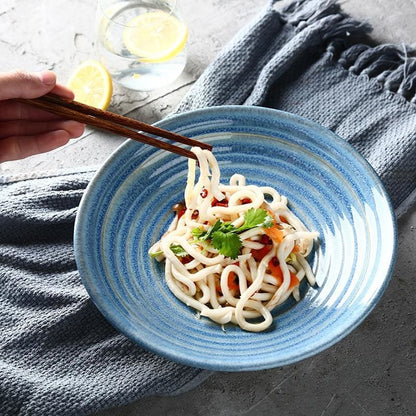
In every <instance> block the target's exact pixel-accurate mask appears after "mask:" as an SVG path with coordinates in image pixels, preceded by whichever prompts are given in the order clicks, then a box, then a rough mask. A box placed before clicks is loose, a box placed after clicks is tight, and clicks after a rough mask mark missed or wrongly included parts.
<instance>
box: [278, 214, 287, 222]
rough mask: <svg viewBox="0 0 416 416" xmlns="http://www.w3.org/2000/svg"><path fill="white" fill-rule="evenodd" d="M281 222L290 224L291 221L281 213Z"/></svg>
mask: <svg viewBox="0 0 416 416" xmlns="http://www.w3.org/2000/svg"><path fill="white" fill-rule="evenodd" d="M279 220H280V222H284V223H285V224H289V221H288V220H287V218H286V217H285V216H284V215H279Z"/></svg>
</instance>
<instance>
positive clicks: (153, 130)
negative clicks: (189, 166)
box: [16, 94, 212, 159]
mask: <svg viewBox="0 0 416 416" xmlns="http://www.w3.org/2000/svg"><path fill="white" fill-rule="evenodd" d="M16 101H19V102H22V103H25V104H30V105H33V106H35V107H38V108H41V109H42V110H45V111H48V112H50V113H53V114H56V115H58V116H61V117H64V118H68V119H70V120H75V121H79V122H81V123H84V124H88V125H90V126H93V127H96V128H98V129H101V130H105V131H109V132H111V133H115V134H118V135H120V136H124V137H128V138H130V139H133V140H136V141H138V142H141V143H145V144H149V145H151V146H155V147H158V148H160V149H164V150H167V151H169V152H173V153H176V154H178V155H181V156H185V157H188V158H192V159H196V156H195V154H194V153H192V152H191V151H190V150H188V149H185V148H183V147H180V146H175V145H173V144H171V143H169V142H166V141H163V140H160V139H156V138H154V137H151V136H148V135H145V134H143V132H145V133H149V134H152V135H154V136H158V137H161V138H165V139H168V140H173V141H175V142H179V143H183V144H187V145H189V146H198V147H201V148H202V149H208V150H212V146H211V145H209V144H206V143H202V142H199V141H197V140H194V139H190V138H188V137H185V136H181V135H179V134H176V133H173V132H171V131H167V130H163V129H160V128H158V127H155V126H151V125H149V124H146V123H143V122H141V121H137V120H134V119H132V118H128V117H124V116H121V115H119V114H115V113H111V112H109V111H104V110H100V109H98V108H95V107H91V106H89V105H86V104H82V103H79V102H77V101H70V100H68V99H66V98H62V97H58V96H57V95H53V94H46V95H44V96H42V97H39V98H33V99H17V100H16Z"/></svg>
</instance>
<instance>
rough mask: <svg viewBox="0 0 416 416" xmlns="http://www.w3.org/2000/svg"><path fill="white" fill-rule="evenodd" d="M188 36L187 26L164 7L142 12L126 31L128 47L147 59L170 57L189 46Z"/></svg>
mask: <svg viewBox="0 0 416 416" xmlns="http://www.w3.org/2000/svg"><path fill="white" fill-rule="evenodd" d="M187 37H188V28H187V26H186V25H185V24H183V23H182V22H181V21H180V20H179V19H178V18H176V17H175V16H173V15H171V14H169V13H166V12H163V11H155V12H147V13H143V14H139V15H138V16H136V17H135V18H133V19H132V20H131V21H130V22H129V23H128V25H127V26H126V28H125V29H124V31H123V41H124V44H125V45H126V48H127V49H128V50H129V52H130V53H132V54H133V55H136V56H137V57H139V58H141V60H142V61H145V62H164V61H168V60H169V59H171V58H173V57H174V56H175V55H177V54H178V53H179V52H180V51H181V50H182V49H183V48H184V47H185V44H186V39H187Z"/></svg>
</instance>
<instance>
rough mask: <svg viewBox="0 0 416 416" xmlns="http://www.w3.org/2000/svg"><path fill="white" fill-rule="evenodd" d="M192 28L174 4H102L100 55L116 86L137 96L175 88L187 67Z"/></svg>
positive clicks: (114, 0) (167, 0) (149, 0)
mask: <svg viewBox="0 0 416 416" xmlns="http://www.w3.org/2000/svg"><path fill="white" fill-rule="evenodd" d="M187 34H188V32H187V27H186V25H185V23H184V22H183V20H182V19H181V16H180V13H179V10H178V5H177V2H176V1H173V0H98V9H97V49H98V51H97V52H98V55H99V58H100V61H101V62H102V63H103V64H104V65H105V67H106V68H107V69H108V71H109V72H110V74H111V76H112V78H113V80H114V81H116V82H118V83H119V84H121V85H123V86H125V87H127V88H130V89H133V90H138V91H150V90H153V89H155V88H159V87H162V86H165V85H168V84H170V83H171V82H173V81H174V80H175V79H176V78H177V77H178V76H179V75H180V74H181V72H182V71H183V69H184V67H185V64H186V40H187Z"/></svg>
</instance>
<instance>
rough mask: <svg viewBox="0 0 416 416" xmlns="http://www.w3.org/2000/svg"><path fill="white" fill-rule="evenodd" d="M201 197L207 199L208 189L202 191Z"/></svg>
mask: <svg viewBox="0 0 416 416" xmlns="http://www.w3.org/2000/svg"><path fill="white" fill-rule="evenodd" d="M199 195H201V197H202V198H206V197H207V195H208V191H207V189H206V188H204V189H203V190H202V191H201V193H200V194H199Z"/></svg>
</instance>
